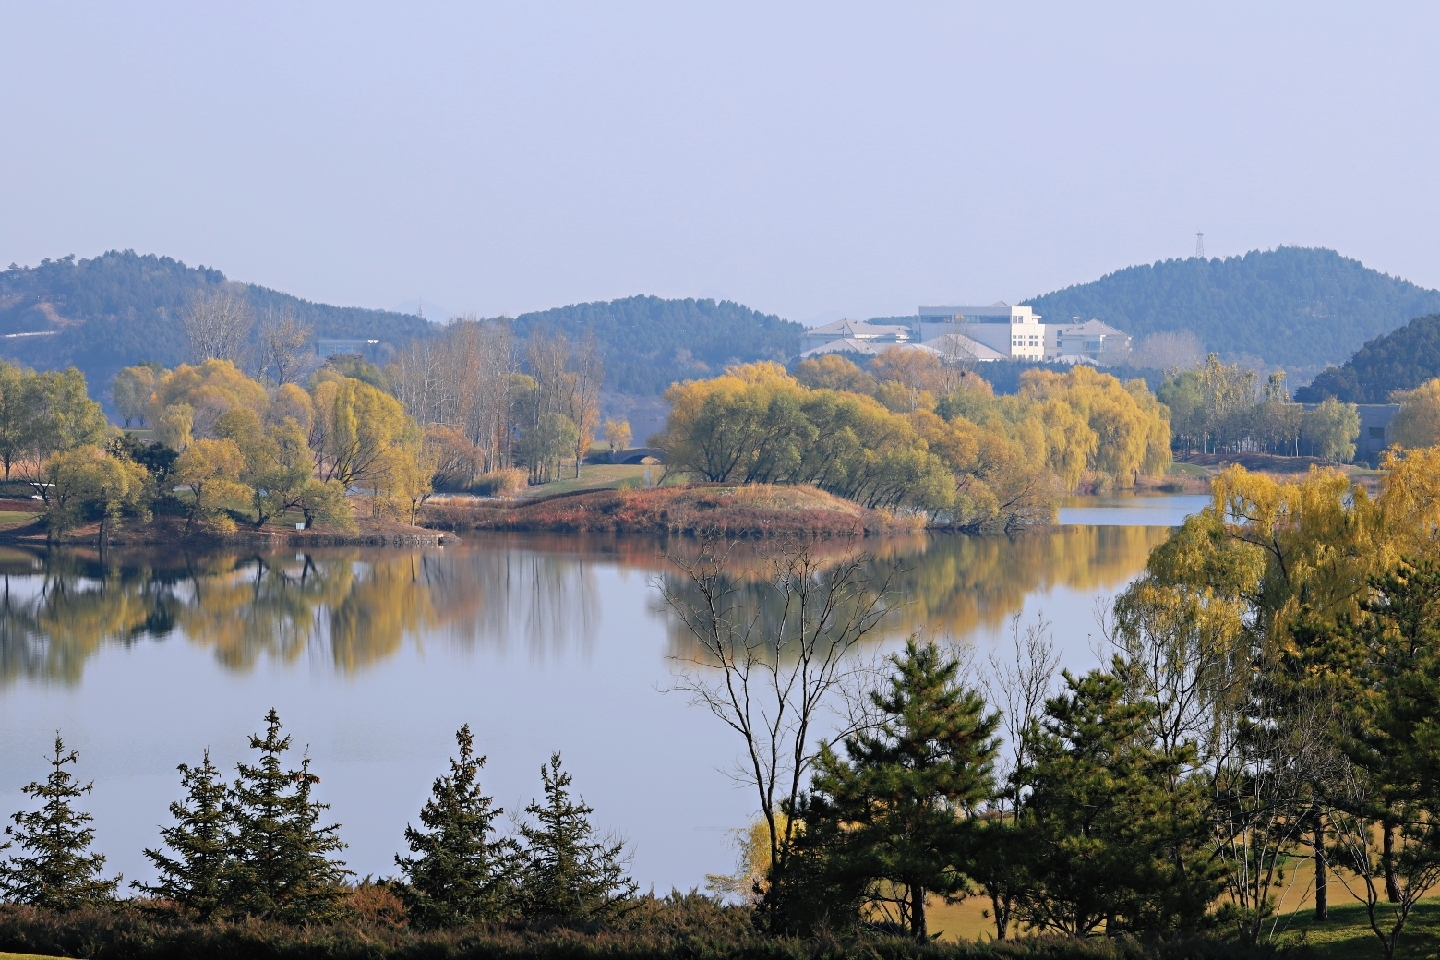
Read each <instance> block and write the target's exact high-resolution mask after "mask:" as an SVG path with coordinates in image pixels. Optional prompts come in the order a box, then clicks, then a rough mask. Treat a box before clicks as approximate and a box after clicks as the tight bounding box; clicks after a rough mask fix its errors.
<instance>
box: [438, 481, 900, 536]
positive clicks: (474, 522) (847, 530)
mask: <svg viewBox="0 0 1440 960" xmlns="http://www.w3.org/2000/svg"><path fill="white" fill-rule="evenodd" d="M421 523H422V524H423V525H424V526H426V527H430V528H432V529H436V530H455V531H462V532H463V531H465V530H507V531H526V532H535V531H544V532H555V533H626V534H636V533H639V534H649V535H662V536H663V535H666V534H690V535H699V534H705V533H715V534H721V535H724V536H730V537H767V536H806V537H848V536H863V535H865V534H867V533H889V532H901V531H905V530H909V529H911V525H910V524H907V523H905V522H902V521H897V520H896V519H894V518H893V517H891V516H890V515H888V514H885V513H882V512H880V511H875V510H866V509H865V508H863V507H861V506H859V505H857V504H855V503H852V502H850V501H849V500H842V499H841V498H839V497H835V496H832V495H830V494H828V493H822V492H821V491H819V490H816V489H815V488H814V487H804V486H767V485H764V484H752V485H748V486H733V485H698V484H697V485H690V486H684V487H647V488H642V489H628V490H627V489H617V490H590V491H580V492H577V493H572V494H561V495H559V496H554V497H546V498H544V499H539V500H524V499H522V500H517V501H494V500H474V499H462V498H455V499H449V500H435V501H431V502H430V503H429V504H427V505H426V506H425V508H424V510H423V511H422V514H421Z"/></svg>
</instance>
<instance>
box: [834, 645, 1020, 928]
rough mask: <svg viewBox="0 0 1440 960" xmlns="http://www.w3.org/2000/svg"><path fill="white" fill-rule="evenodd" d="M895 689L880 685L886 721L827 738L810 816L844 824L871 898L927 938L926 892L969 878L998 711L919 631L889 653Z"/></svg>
mask: <svg viewBox="0 0 1440 960" xmlns="http://www.w3.org/2000/svg"><path fill="white" fill-rule="evenodd" d="M891 662H892V664H893V665H894V667H895V671H894V673H893V674H891V676H890V677H889V680H888V689H885V690H872V691H871V692H870V702H871V705H872V706H873V708H874V709H875V711H876V715H877V720H878V722H877V723H876V724H875V725H874V726H873V727H871V728H869V729H866V730H862V731H861V732H859V733H858V734H856V735H854V736H851V737H848V738H846V740H845V753H846V757H847V759H846V760H841V759H840V758H839V757H838V756H837V755H836V753H835V751H834V750H833V749H832V748H831V747H830V746H829V745H828V744H827V745H826V746H825V747H824V748H823V749H822V750H821V754H820V757H819V760H818V761H817V770H816V775H815V779H814V782H813V784H812V787H811V796H810V807H809V810H808V819H807V824H808V823H811V822H815V823H816V825H817V826H818V825H819V821H825V822H827V823H834V824H843V825H844V827H843V830H842V831H841V833H842V835H843V837H844V839H845V843H844V845H843V846H844V853H842V858H843V859H845V860H848V861H849V863H848V864H846V865H845V867H844V869H845V870H846V871H848V872H850V873H851V874H852V875H853V874H856V873H858V874H860V875H863V876H865V877H866V878H867V879H868V880H869V882H870V894H869V896H868V899H869V900H870V902H871V903H872V904H875V905H885V906H889V905H893V906H894V907H895V908H896V911H897V913H898V920H899V921H900V923H901V924H902V925H903V926H904V927H905V928H906V930H907V932H908V933H909V934H910V935H911V936H913V937H915V938H916V939H918V940H922V941H924V940H928V939H929V928H928V924H927V921H926V913H925V905H926V897H927V895H928V894H932V893H933V894H939V895H948V894H954V893H956V892H957V891H959V890H961V889H962V888H963V887H964V884H965V872H964V858H965V846H966V845H965V838H966V835H967V834H968V832H969V830H968V828H969V827H970V826H972V825H973V823H974V821H973V820H972V819H971V816H972V815H973V813H974V812H975V810H976V808H977V807H978V806H979V804H980V803H981V802H983V801H984V800H986V799H988V798H989V797H990V796H991V794H992V793H993V792H994V789H995V778H994V758H995V754H996V751H997V750H998V749H999V742H998V741H997V740H996V739H995V730H996V727H997V726H998V725H999V722H1000V717H999V715H998V714H996V713H989V714H987V713H986V709H985V701H984V699H983V698H982V697H981V695H980V694H979V693H978V692H977V691H975V690H972V689H967V688H966V687H964V686H962V685H961V684H959V683H958V682H957V679H956V678H957V675H958V673H959V670H960V662H959V661H958V660H956V659H954V658H951V657H946V656H945V655H944V654H943V653H941V651H940V649H939V648H938V647H937V646H936V645H935V644H933V643H931V644H926V645H924V646H921V645H919V644H918V643H916V641H915V639H914V638H913V637H912V638H911V639H910V640H909V642H907V643H906V645H905V653H904V655H903V656H895V657H892V658H891Z"/></svg>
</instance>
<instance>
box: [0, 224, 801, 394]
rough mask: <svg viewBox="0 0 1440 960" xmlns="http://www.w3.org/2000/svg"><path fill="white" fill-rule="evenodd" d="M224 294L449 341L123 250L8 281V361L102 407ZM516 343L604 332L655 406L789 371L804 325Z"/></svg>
mask: <svg viewBox="0 0 1440 960" xmlns="http://www.w3.org/2000/svg"><path fill="white" fill-rule="evenodd" d="M224 284H231V285H232V286H238V287H240V288H241V289H243V290H244V291H245V294H246V296H247V297H248V298H249V300H250V304H251V306H252V307H253V308H254V309H255V312H256V314H257V316H263V315H264V313H265V312H266V311H267V310H274V311H276V312H279V313H290V314H293V315H294V316H295V317H296V318H298V319H299V320H301V321H303V322H305V323H307V324H310V325H311V326H312V327H313V328H314V330H315V335H316V336H317V337H322V338H324V337H333V338H366V339H375V340H379V341H381V342H382V343H383V344H388V345H389V346H390V347H393V348H395V349H399V348H401V347H404V346H405V345H406V344H407V343H409V342H410V341H411V340H413V339H415V338H417V337H425V336H429V335H431V334H433V333H434V332H435V331H437V330H439V329H440V327H439V326H437V325H435V324H431V323H429V322H427V321H426V320H424V319H423V318H421V317H418V316H414V315H411V314H406V313H397V312H395V311H390V310H369V309H366V308H363V307H336V306H330V305H328V304H322V303H311V302H310V301H308V300H302V299H300V298H299V297H294V296H291V295H289V294H286V293H281V292H279V291H276V290H271V289H269V288H267V287H262V286H258V285H256V284H250V283H241V284H232V282H231V281H228V280H227V279H226V277H225V274H224V273H222V272H221V271H219V270H216V269H212V268H207V267H204V266H200V267H189V266H186V265H185V264H184V263H183V262H181V261H179V260H175V259H173V258H171V257H159V256H155V255H153V254H146V255H141V254H137V253H136V252H135V251H133V250H111V251H108V252H106V253H104V254H101V255H100V256H98V257H94V258H91V259H88V260H77V259H76V258H75V257H73V256H70V257H62V258H60V259H58V260H49V259H47V260H43V261H41V263H40V265H39V266H36V267H21V266H18V265H16V264H11V265H10V267H9V268H8V269H6V270H4V271H0V337H4V335H8V334H23V333H44V334H46V335H44V336H31V337H13V336H12V337H4V338H3V339H0V356H4V357H5V358H7V359H11V360H15V361H18V362H21V363H25V364H28V365H31V366H35V367H41V368H54V367H64V366H69V365H71V364H73V365H75V366H77V367H79V368H80V370H81V371H83V372H84V373H85V377H86V379H87V380H88V381H89V383H90V384H91V393H92V394H93V395H95V396H100V395H102V394H103V393H104V391H105V390H106V389H107V388H108V386H109V383H110V381H111V379H112V378H113V377H114V376H115V373H116V372H117V371H118V370H120V368H122V367H125V366H130V365H132V364H136V363H144V362H148V361H151V360H154V361H158V362H159V363H161V364H164V365H165V366H167V367H171V366H174V365H176V364H178V363H182V362H184V361H185V360H186V359H187V348H188V345H187V342H186V338H185V331H184V327H183V325H182V323H181V319H180V318H181V316H182V314H183V312H184V309H185V305H186V302H187V301H188V299H189V298H190V296H191V295H192V294H193V293H194V292H195V291H197V290H203V289H206V288H215V287H219V286H221V285H224ZM512 323H513V324H514V327H515V332H516V333H517V334H518V335H519V336H521V337H524V336H527V335H528V334H529V333H530V331H531V330H534V329H536V328H539V327H545V328H548V329H550V330H552V331H558V332H561V333H564V334H565V335H566V336H567V337H569V338H571V339H572V340H579V339H581V338H583V337H584V336H585V335H586V333H587V332H590V331H593V332H594V334H595V336H596V339H597V340H598V341H599V342H600V345H601V348H602V351H603V353H604V355H605V369H606V378H605V379H606V387H607V389H609V390H611V391H613V392H620V393H630V394H641V395H647V394H648V395H651V396H653V395H655V394H659V393H662V392H663V391H664V390H665V388H666V387H668V386H669V385H670V383H671V382H673V381H675V380H684V379H686V378H696V377H706V376H713V375H714V374H716V373H719V372H720V371H721V370H722V369H723V368H724V367H725V366H726V365H727V364H729V363H732V362H736V361H739V362H748V361H751V360H780V361H784V360H787V359H789V358H790V357H792V356H794V354H795V353H796V352H797V351H798V349H799V343H800V333H801V331H802V330H803V329H804V328H803V327H802V326H801V325H800V324H798V323H792V322H791V321H788V320H782V319H781V318H779V317H777V316H774V315H772V314H763V313H760V312H759V311H757V310H752V309H750V308H749V307H746V306H743V305H741V304H738V303H733V302H731V301H728V300H722V301H719V302H717V301H715V300H703V299H702V300H696V299H684V300H666V299H662V298H660V297H652V296H636V297H627V298H624V299H620V300H612V301H609V302H596V303H579V304H572V305H570V306H565V307H556V308H554V309H551V310H540V311H536V312H533V313H526V314H523V315H521V316H519V317H516V318H515V319H514V320H513V321H512Z"/></svg>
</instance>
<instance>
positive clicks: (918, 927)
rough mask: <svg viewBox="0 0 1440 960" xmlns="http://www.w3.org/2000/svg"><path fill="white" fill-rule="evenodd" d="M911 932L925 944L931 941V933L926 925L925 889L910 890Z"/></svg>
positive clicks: (914, 888)
mask: <svg viewBox="0 0 1440 960" xmlns="http://www.w3.org/2000/svg"><path fill="white" fill-rule="evenodd" d="M910 932H911V933H913V934H914V935H915V939H916V940H918V941H920V942H921V943H925V942H927V941H929V939H930V931H929V928H928V927H927V926H926V923H925V888H924V887H911V888H910Z"/></svg>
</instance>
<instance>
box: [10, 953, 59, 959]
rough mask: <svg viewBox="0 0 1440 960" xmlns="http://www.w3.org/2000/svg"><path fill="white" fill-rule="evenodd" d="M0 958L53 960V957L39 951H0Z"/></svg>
mask: <svg viewBox="0 0 1440 960" xmlns="http://www.w3.org/2000/svg"><path fill="white" fill-rule="evenodd" d="M0 960H55V957H53V956H48V955H46V954H41V953H0Z"/></svg>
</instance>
